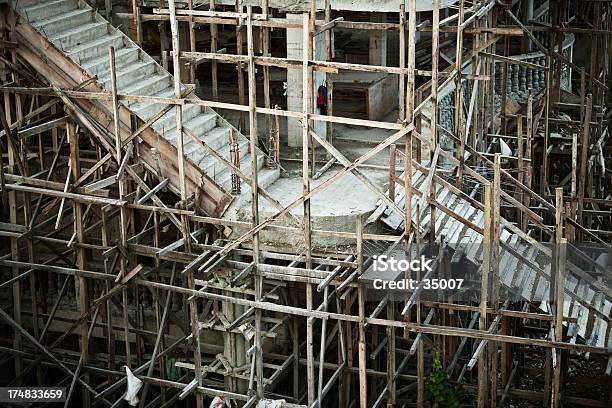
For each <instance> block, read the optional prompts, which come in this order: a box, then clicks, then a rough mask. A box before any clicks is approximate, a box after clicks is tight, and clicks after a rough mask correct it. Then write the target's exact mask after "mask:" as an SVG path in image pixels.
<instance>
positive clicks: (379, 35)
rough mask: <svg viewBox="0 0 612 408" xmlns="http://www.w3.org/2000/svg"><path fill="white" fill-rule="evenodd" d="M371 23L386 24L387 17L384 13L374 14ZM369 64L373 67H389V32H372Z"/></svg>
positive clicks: (371, 16)
mask: <svg viewBox="0 0 612 408" xmlns="http://www.w3.org/2000/svg"><path fill="white" fill-rule="evenodd" d="M370 22H372V23H385V22H387V15H386V14H384V13H373V14H371V15H370ZM369 62H370V64H371V65H381V66H386V65H387V31H386V30H380V31H379V30H370V47H369Z"/></svg>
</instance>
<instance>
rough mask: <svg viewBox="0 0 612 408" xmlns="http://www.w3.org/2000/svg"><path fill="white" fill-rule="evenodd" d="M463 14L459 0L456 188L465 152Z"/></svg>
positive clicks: (456, 59)
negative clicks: (457, 161)
mask: <svg viewBox="0 0 612 408" xmlns="http://www.w3.org/2000/svg"><path fill="white" fill-rule="evenodd" d="M464 13H465V0H460V2H459V11H458V19H457V42H456V44H455V47H456V48H455V71H456V76H455V121H454V123H455V136H456V137H457V138H458V139H459V148H458V149H457V154H458V156H457V159H458V160H459V167H458V169H457V182H456V185H457V187H458V188H461V183H462V180H463V166H464V163H463V162H464V152H465V141H464V139H463V128H462V118H463V88H462V72H461V67H462V66H463V29H462V28H461V26H462V25H463V18H464Z"/></svg>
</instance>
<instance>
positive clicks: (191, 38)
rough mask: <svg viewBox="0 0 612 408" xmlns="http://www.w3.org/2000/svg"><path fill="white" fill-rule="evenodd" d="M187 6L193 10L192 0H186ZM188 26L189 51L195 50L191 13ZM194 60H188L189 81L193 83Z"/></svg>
mask: <svg viewBox="0 0 612 408" xmlns="http://www.w3.org/2000/svg"><path fill="white" fill-rule="evenodd" d="M187 7H188V8H189V11H193V0H187ZM188 26H189V50H190V51H191V52H195V51H196V37H195V27H194V25H193V14H191V13H190V14H189V17H188ZM194 62H195V61H190V62H189V83H191V84H195V70H196V66H195V64H194Z"/></svg>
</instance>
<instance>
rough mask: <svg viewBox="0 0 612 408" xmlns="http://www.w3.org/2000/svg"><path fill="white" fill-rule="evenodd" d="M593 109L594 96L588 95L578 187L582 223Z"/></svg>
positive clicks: (579, 218) (580, 220)
mask: <svg viewBox="0 0 612 408" xmlns="http://www.w3.org/2000/svg"><path fill="white" fill-rule="evenodd" d="M592 111H593V96H592V95H590V94H589V95H588V96H587V98H586V107H585V110H584V121H583V122H582V135H581V140H580V185H579V189H578V222H580V223H582V222H584V220H583V215H582V214H583V211H584V191H585V185H586V176H587V174H586V171H587V161H588V155H589V146H590V128H591V126H590V123H591V114H592Z"/></svg>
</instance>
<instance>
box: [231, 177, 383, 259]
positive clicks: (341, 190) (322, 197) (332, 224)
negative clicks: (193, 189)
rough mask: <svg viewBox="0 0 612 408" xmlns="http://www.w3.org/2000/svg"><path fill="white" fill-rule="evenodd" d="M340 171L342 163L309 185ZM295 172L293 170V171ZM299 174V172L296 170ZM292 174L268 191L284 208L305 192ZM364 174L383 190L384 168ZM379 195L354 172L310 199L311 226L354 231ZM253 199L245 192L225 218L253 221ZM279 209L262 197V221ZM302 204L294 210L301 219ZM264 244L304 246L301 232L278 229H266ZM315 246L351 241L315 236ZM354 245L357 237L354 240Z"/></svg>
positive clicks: (283, 222)
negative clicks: (357, 223)
mask: <svg viewBox="0 0 612 408" xmlns="http://www.w3.org/2000/svg"><path fill="white" fill-rule="evenodd" d="M340 171H341V168H340V167H339V166H334V167H332V168H331V169H329V170H328V171H327V172H326V173H325V174H324V175H323V176H321V177H320V178H319V179H317V180H312V179H311V181H310V188H311V189H314V188H315V187H316V186H318V185H320V184H321V183H323V182H325V180H327V179H329V178H331V177H333V176H334V175H336V174H337V173H339V172H340ZM292 173H293V171H292ZM296 173H297V172H296ZM296 173H293V174H291V175H290V176H288V177H281V178H279V179H278V180H276V181H275V182H274V183H273V184H272V185H270V186H269V187H268V188H267V189H266V190H267V191H268V193H270V195H272V196H273V197H274V198H276V199H277V200H278V201H280V203H281V204H282V205H283V207H286V206H288V205H289V204H291V203H292V202H293V201H295V200H296V199H298V198H299V197H300V196H301V195H302V177H301V175H299V174H296ZM364 173H366V175H367V176H368V178H369V179H370V180H371V181H372V182H374V183H375V184H376V185H378V186H380V188H381V189H384V188H385V185H386V182H387V178H388V176H387V174H386V173H385V172H383V171H378V170H374V171H368V170H365V171H364ZM378 201H379V196H378V195H376V194H375V193H374V192H372V191H371V190H369V189H368V188H367V187H366V186H365V185H364V184H363V183H361V182H360V181H359V180H358V179H357V178H356V177H355V176H354V175H352V174H346V175H344V176H342V178H340V179H338V180H336V181H334V182H333V183H332V185H330V186H329V187H327V188H326V189H325V190H323V191H321V192H320V193H318V194H316V195H315V196H313V197H312V199H311V203H310V205H311V207H310V208H311V217H312V218H311V219H312V228H313V229H320V230H328V231H343V232H355V228H356V220H357V216H358V215H363V217H364V220H365V219H367V217H368V216H369V215H370V214H371V213H372V212H373V211H374V210H375V209H376V208H377V202H378ZM250 202H251V200H250V198H245V195H244V194H242V195H241V197H240V199H237V200H235V201H234V203H232V205H230V207H229V208H228V210H227V212H226V213H225V218H228V219H232V220H240V221H248V222H250V221H251V218H250V217H251V207H250ZM277 212H278V209H277V208H276V207H275V206H273V205H272V204H270V203H269V202H268V201H266V200H264V199H262V198H260V201H259V215H260V218H261V220H262V221H263V220H264V219H266V218H269V217H270V216H272V215H274V214H275V213H277ZM302 212H303V206H302V205H299V206H297V207H296V208H294V209H293V210H292V211H291V214H293V215H295V216H296V217H297V218H298V219H300V220H301V219H302ZM274 225H285V226H290V225H291V224H290V221H289V220H288V219H287V217H282V218H281V219H280V220H278V221H277V222H276V223H275V224H274ZM261 239H262V242H263V243H266V244H270V245H275V246H284V247H287V248H298V249H299V247H300V246H302V245H303V239H302V235H301V234H295V235H294V234H283V233H279V232H277V231H275V232H273V233H270V232H264V233H263V234H262V235H261ZM312 241H313V246H315V247H317V248H322V247H325V246H331V245H347V244H350V243H351V240H346V239H340V238H332V237H322V236H316V237H313V239H312ZM352 243H353V244H354V240H353V242H352Z"/></svg>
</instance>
